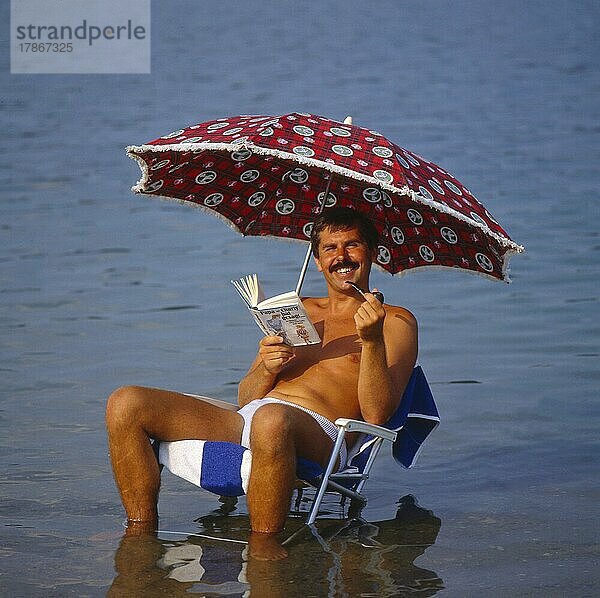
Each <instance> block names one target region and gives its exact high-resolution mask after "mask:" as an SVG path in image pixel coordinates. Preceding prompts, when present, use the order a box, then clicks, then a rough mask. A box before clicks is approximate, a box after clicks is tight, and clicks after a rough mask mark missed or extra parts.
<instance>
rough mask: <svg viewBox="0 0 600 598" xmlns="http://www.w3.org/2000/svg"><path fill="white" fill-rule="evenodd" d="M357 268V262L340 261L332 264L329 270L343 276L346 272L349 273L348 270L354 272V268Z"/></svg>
mask: <svg viewBox="0 0 600 598" xmlns="http://www.w3.org/2000/svg"><path fill="white" fill-rule="evenodd" d="M357 269H358V264H357V263H356V262H341V263H339V264H336V265H335V266H332V267H331V268H330V269H329V271H330V272H335V273H336V274H340V275H342V276H345V275H346V274H350V272H354V270H357Z"/></svg>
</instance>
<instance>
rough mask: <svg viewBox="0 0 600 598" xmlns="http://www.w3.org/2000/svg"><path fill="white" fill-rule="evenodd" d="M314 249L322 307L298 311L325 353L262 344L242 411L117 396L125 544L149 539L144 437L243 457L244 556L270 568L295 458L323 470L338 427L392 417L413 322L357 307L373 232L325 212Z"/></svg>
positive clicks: (150, 468) (278, 551)
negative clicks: (207, 444)
mask: <svg viewBox="0 0 600 598" xmlns="http://www.w3.org/2000/svg"><path fill="white" fill-rule="evenodd" d="M311 244H312V250H313V255H314V259H315V263H316V265H317V269H318V270H319V271H320V272H321V273H322V274H323V276H324V278H325V282H326V284H327V296H326V297H322V298H306V299H303V304H304V307H305V309H306V311H307V312H308V315H309V317H310V319H311V320H312V322H313V323H314V324H315V327H316V328H317V330H318V332H319V335H320V336H321V339H322V343H320V344H318V345H310V346H306V347H295V348H292V347H289V346H287V345H286V344H284V342H283V339H282V338H281V337H278V336H268V337H264V338H263V339H262V340H261V341H260V343H259V350H258V354H257V356H256V358H255V360H254V362H253V363H252V365H251V367H250V370H249V371H248V373H247V374H246V375H245V376H244V378H243V379H242V380H241V382H240V384H239V389H238V403H239V406H240V408H241V409H240V410H239V412H238V411H235V410H230V409H227V408H223V407H221V406H217V405H215V404H212V403H209V402H206V401H202V400H199V399H196V398H193V397H190V396H188V395H181V394H178V393H174V392H169V391H164V390H158V389H148V388H141V387H135V386H133V387H124V388H120V389H118V390H117V391H115V392H114V393H113V394H112V395H111V396H110V398H109V401H108V406H107V414H106V421H107V429H108V436H109V446H110V454H111V460H112V464H113V470H114V474H115V479H116V482H117V486H118V487H119V491H120V493H121V499H122V501H123V505H124V506H125V510H126V512H127V516H128V533H135V532H136V531H144V530H152V529H155V526H156V520H157V507H156V502H157V497H158V490H159V485H160V475H159V468H158V464H157V462H156V458H155V456H154V453H153V451H152V448H151V446H150V444H149V441H148V439H149V438H157V439H159V440H164V441H172V440H182V439H204V440H222V441H229V442H235V443H240V444H243V445H244V446H249V447H250V448H251V449H252V471H251V474H250V481H249V486H248V495H247V498H248V511H249V515H250V524H251V527H252V532H251V534H250V538H249V549H250V550H249V552H250V556H252V557H255V558H260V559H268V560H271V559H279V558H284V557H285V556H287V552H286V551H285V549H284V548H283V547H282V546H281V544H280V543H279V541H278V539H277V534H278V532H280V531H281V530H282V529H283V525H284V523H285V519H286V515H287V512H288V510H289V504H290V500H291V495H292V491H293V485H294V482H295V470H296V459H297V458H298V457H303V458H305V459H310V460H312V461H315V462H317V463H320V464H321V465H323V466H324V465H325V464H326V463H327V460H328V456H329V454H330V452H331V449H332V446H333V437H334V435H335V426H334V425H333V424H332V423H331V422H333V421H335V420H336V419H337V418H338V417H348V418H355V419H363V420H365V421H367V422H370V423H374V424H382V423H384V422H385V421H386V420H387V419H388V418H389V417H390V415H391V414H392V413H393V412H394V411H395V410H396V408H397V406H398V403H399V401H400V398H401V396H402V391H403V389H404V388H405V386H406V384H407V382H408V379H409V377H410V375H411V373H412V370H413V367H414V364H415V361H416V357H417V323H416V321H415V318H414V317H413V315H412V314H411V313H410V312H409V311H407V310H406V309H404V308H401V307H394V306H391V305H385V307H384V305H382V304H381V303H380V302H379V301H378V300H377V299H376V298H375V297H374V296H373V294H371V293H369V292H366V293H365V298H363V297H362V296H361V295H360V294H359V293H357V291H355V290H354V289H353V288H352V287H351V286H350V285H348V282H353V283H355V284H356V285H357V286H358V287H359V288H361V289H364V290H368V289H369V275H370V271H371V265H372V263H373V260H374V258H375V255H376V251H377V231H376V229H375V228H374V226H373V224H372V223H371V222H370V221H369V220H368V219H367V218H366V217H365V216H363V215H362V214H360V213H358V212H355V211H354V210H351V209H347V208H333V209H329V210H327V211H326V212H325V213H324V214H322V215H321V216H320V217H319V218H318V219H317V221H316V222H315V224H314V226H313V231H312V237H311Z"/></svg>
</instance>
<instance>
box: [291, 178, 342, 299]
mask: <svg viewBox="0 0 600 598" xmlns="http://www.w3.org/2000/svg"><path fill="white" fill-rule="evenodd" d="M331 181H333V172H332V173H331V174H330V176H329V180H328V181H327V187H325V193H324V194H323V201H322V202H321V209H320V210H319V211H318V212H317V213H316V215H317V216H319V215H320V214H321V212H322V211H323V210H324V209H325V202H326V201H327V197H328V196H329V187H331ZM311 252H312V247H311V244H310V243H309V244H308V249H307V250H306V255H305V256H304V263H303V264H302V270H300V276H299V277H298V284H297V285H296V295H300V289H301V288H302V283H303V282H304V277H305V276H306V271H307V270H308V264H309V262H310V254H311Z"/></svg>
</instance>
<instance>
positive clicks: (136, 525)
mask: <svg viewBox="0 0 600 598" xmlns="http://www.w3.org/2000/svg"><path fill="white" fill-rule="evenodd" d="M157 523H158V522H157V521H156V519H148V520H147V521H146V520H139V519H128V520H127V527H126V528H125V535H126V536H141V535H143V534H148V533H150V532H155V531H156V528H157Z"/></svg>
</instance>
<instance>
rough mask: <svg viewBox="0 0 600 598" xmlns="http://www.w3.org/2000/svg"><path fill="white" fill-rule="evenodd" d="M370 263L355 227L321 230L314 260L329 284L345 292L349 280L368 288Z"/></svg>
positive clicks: (370, 258)
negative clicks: (317, 254) (317, 250)
mask: <svg viewBox="0 0 600 598" xmlns="http://www.w3.org/2000/svg"><path fill="white" fill-rule="evenodd" d="M372 262H373V254H372V252H371V250H370V249H369V247H368V246H367V243H366V242H365V241H364V240H363V238H362V237H361V235H360V232H359V230H358V229H357V228H348V229H344V230H337V231H332V230H330V229H328V228H326V229H324V230H323V231H322V232H321V238H320V239H319V257H318V258H315V263H316V264H317V268H318V270H319V272H322V273H323V276H324V277H325V281H326V282H327V284H328V286H329V287H332V288H333V289H335V290H338V291H343V292H345V293H348V291H349V290H350V289H351V287H349V286H348V285H347V284H346V282H347V281H350V282H353V283H355V284H357V285H358V286H359V287H360V288H362V289H365V290H366V289H368V288H369V286H368V285H369V273H370V272H371V263H372Z"/></svg>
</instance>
